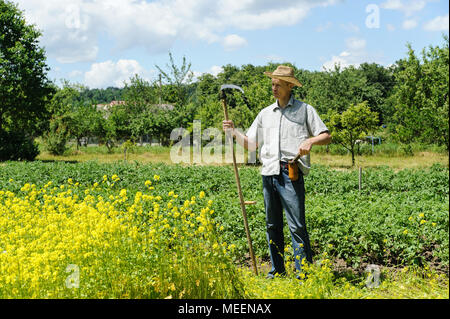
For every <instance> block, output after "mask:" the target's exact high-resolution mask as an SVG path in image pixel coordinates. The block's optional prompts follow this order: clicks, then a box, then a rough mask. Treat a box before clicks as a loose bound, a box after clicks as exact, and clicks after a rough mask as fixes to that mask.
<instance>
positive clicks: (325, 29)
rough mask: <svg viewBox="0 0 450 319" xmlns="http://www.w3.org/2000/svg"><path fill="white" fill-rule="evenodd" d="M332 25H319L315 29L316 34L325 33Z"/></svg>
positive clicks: (329, 23) (328, 23) (330, 23)
mask: <svg viewBox="0 0 450 319" xmlns="http://www.w3.org/2000/svg"><path fill="white" fill-rule="evenodd" d="M332 25H333V23H332V22H330V21H328V22H327V23H325V24H321V25H319V26H318V27H316V32H324V31H327V30H328V29H330V28H331V27H332Z"/></svg>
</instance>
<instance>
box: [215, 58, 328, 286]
mask: <svg viewBox="0 0 450 319" xmlns="http://www.w3.org/2000/svg"><path fill="white" fill-rule="evenodd" d="M264 74H266V75H267V76H269V77H271V78H272V92H273V96H274V97H275V99H276V102H275V103H274V104H272V105H270V106H268V107H266V108H264V109H263V110H262V111H261V112H260V113H259V114H258V116H257V117H256V119H255V120H254V122H253V124H252V125H251V127H250V128H249V129H248V131H247V133H246V135H244V134H242V133H240V132H239V131H238V130H235V129H234V125H233V122H232V121H223V129H224V131H229V130H231V132H232V134H233V136H234V137H236V141H237V142H238V143H239V144H241V145H242V146H244V147H245V148H247V149H248V150H250V151H255V150H256V149H258V148H259V158H260V161H261V162H262V169H261V175H262V180H263V193H264V206H265V211H266V236H267V241H268V245H269V253H270V261H271V263H272V269H271V270H270V272H269V274H268V275H267V277H268V278H273V277H274V276H275V275H276V274H279V275H284V274H285V271H286V270H285V265H284V257H283V255H284V235H283V209H284V211H285V213H286V219H287V222H288V226H289V230H290V233H291V237H292V246H293V249H294V258H295V268H296V270H297V271H298V272H299V273H298V274H297V278H299V279H300V278H302V277H303V276H302V277H301V276H300V273H301V272H302V262H304V260H305V259H306V261H307V262H310V263H312V252H311V246H310V242H309V237H308V232H307V230H306V224H305V188H304V180H303V176H306V175H307V174H308V173H309V170H310V158H309V154H310V152H311V148H312V146H313V145H326V144H329V143H330V142H331V136H330V134H329V132H328V129H327V127H326V126H325V124H324V123H323V122H322V120H321V119H320V117H319V115H318V114H317V112H316V110H315V109H314V108H313V107H312V106H310V105H308V104H306V103H304V102H301V101H298V100H296V99H294V97H293V95H292V89H293V88H294V87H295V86H302V84H301V83H300V82H299V81H298V80H297V79H296V78H295V76H294V70H293V69H292V68H291V67H288V66H283V65H281V66H279V67H278V68H277V69H276V70H275V71H274V72H273V73H270V72H264ZM297 155H300V156H301V157H300V158H299V160H298V162H297V165H298V166H299V178H298V179H297V180H296V181H295V180H294V181H292V180H291V179H290V178H289V172H288V162H289V161H291V160H293V159H295V158H296V156H297Z"/></svg>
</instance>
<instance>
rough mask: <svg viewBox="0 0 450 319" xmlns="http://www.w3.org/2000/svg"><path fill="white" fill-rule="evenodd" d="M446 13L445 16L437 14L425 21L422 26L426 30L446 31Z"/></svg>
mask: <svg viewBox="0 0 450 319" xmlns="http://www.w3.org/2000/svg"><path fill="white" fill-rule="evenodd" d="M448 21H449V20H448V13H447V14H446V15H445V16H438V17H436V18H434V19H433V20H431V21H428V22H427V23H425V25H424V26H423V28H424V29H425V30H427V31H448Z"/></svg>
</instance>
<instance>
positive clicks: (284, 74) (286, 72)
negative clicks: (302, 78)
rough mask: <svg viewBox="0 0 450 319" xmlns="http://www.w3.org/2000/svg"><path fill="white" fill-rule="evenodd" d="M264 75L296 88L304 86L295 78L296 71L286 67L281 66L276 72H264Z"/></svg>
mask: <svg viewBox="0 0 450 319" xmlns="http://www.w3.org/2000/svg"><path fill="white" fill-rule="evenodd" d="M264 74H265V75H267V76H269V77H271V78H273V79H279V80H283V81H286V82H290V83H293V84H295V85H296V86H302V84H301V83H300V82H299V81H298V80H297V79H296V78H295V76H294V69H293V68H291V67H289V66H286V65H280V66H278V67H277V69H276V70H275V71H274V72H264Z"/></svg>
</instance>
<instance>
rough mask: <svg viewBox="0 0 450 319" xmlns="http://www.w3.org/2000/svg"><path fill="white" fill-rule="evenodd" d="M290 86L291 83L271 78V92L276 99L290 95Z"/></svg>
mask: <svg viewBox="0 0 450 319" xmlns="http://www.w3.org/2000/svg"><path fill="white" fill-rule="evenodd" d="M292 87H293V84H292V83H289V82H286V81H283V80H279V79H272V93H273V96H274V97H275V98H276V99H285V98H287V97H290V96H291V90H292Z"/></svg>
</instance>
